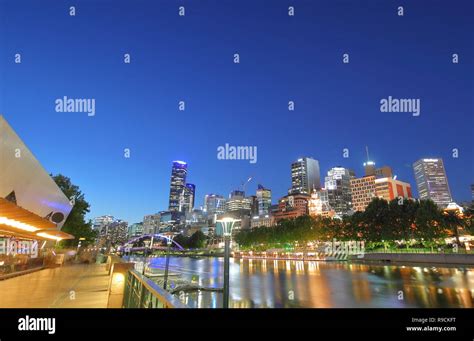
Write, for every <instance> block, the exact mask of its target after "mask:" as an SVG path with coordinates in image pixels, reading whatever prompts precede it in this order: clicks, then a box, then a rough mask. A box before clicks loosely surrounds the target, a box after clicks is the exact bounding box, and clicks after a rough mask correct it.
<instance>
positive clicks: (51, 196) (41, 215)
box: [0, 115, 74, 279]
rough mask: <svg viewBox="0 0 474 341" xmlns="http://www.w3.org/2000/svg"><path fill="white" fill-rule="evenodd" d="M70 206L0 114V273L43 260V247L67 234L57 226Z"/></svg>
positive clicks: (40, 263)
mask: <svg viewBox="0 0 474 341" xmlns="http://www.w3.org/2000/svg"><path fill="white" fill-rule="evenodd" d="M71 209H72V205H71V203H70V200H69V198H67V197H66V196H65V195H64V193H63V192H62V191H61V189H60V188H59V187H58V186H57V185H56V183H55V181H54V180H53V179H52V178H51V176H50V175H49V173H48V172H47V171H46V170H45V169H44V168H43V166H42V165H41V164H40V163H39V162H38V160H37V159H36V158H35V156H34V155H33V153H32V152H31V151H30V150H29V149H28V148H27V146H26V145H25V144H24V143H23V141H22V140H21V139H20V137H19V136H18V135H17V134H16V133H15V131H14V130H13V129H12V127H11V126H10V125H9V124H8V123H7V121H6V120H5V118H4V117H3V116H2V115H0V279H2V278H5V277H9V276H10V275H12V274H18V272H19V271H25V270H28V269H31V268H35V267H41V266H43V264H44V262H45V261H46V260H47V259H46V258H45V254H46V252H47V251H48V250H49V252H50V253H51V250H52V249H53V248H54V246H55V244H56V243H57V242H58V241H60V240H63V239H73V238H74V237H73V236H72V235H70V234H67V233H65V232H62V231H61V228H62V226H63V224H64V222H65V221H66V218H67V217H68V215H69V213H70V212H71ZM53 255H54V251H53ZM53 258H54V257H53Z"/></svg>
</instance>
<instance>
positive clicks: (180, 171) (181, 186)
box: [169, 161, 188, 212]
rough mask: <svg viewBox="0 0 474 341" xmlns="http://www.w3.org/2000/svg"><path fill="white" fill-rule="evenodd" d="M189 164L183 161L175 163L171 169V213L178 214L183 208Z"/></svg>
mask: <svg viewBox="0 0 474 341" xmlns="http://www.w3.org/2000/svg"><path fill="white" fill-rule="evenodd" d="M187 173H188V164H187V163H186V162H183V161H173V167H172V168H171V183H170V196H169V211H171V212H178V211H180V208H181V203H182V200H183V195H184V192H185V188H186V175H187Z"/></svg>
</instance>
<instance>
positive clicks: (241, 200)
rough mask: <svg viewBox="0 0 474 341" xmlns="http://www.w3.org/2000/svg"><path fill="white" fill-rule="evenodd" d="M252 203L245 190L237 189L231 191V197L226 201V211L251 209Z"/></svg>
mask: <svg viewBox="0 0 474 341" xmlns="http://www.w3.org/2000/svg"><path fill="white" fill-rule="evenodd" d="M251 209H252V203H251V201H250V199H249V198H246V197H245V192H244V191H240V190H235V191H232V192H231V193H230V196H229V199H228V200H227V201H226V212H232V211H240V210H245V211H249V213H250V211H251Z"/></svg>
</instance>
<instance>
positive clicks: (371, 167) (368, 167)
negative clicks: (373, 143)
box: [364, 161, 375, 176]
mask: <svg viewBox="0 0 474 341" xmlns="http://www.w3.org/2000/svg"><path fill="white" fill-rule="evenodd" d="M364 172H365V176H372V175H373V176H375V162H373V161H367V162H364Z"/></svg>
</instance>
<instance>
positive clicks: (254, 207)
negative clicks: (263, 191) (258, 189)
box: [246, 195, 258, 217]
mask: <svg viewBox="0 0 474 341" xmlns="http://www.w3.org/2000/svg"><path fill="white" fill-rule="evenodd" d="M246 199H247V200H248V201H249V203H250V216H252V217H255V216H257V215H258V199H257V196H256V195H251V196H249V197H247V198H246Z"/></svg>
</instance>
